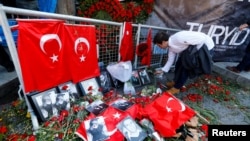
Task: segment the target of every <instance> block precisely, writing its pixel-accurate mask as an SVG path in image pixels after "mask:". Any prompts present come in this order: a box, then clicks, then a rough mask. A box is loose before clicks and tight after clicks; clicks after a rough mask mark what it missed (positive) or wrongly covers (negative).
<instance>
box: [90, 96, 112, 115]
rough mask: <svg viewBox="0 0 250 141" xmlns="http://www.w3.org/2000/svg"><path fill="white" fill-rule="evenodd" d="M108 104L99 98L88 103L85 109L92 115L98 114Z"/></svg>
mask: <svg viewBox="0 0 250 141" xmlns="http://www.w3.org/2000/svg"><path fill="white" fill-rule="evenodd" d="M108 106H109V105H107V104H106V103H104V102H103V101H101V100H96V101H94V102H92V103H90V104H89V105H88V106H87V107H86V109H87V110H88V111H89V112H91V113H93V114H94V115H96V116H98V115H99V114H101V113H102V112H104V111H105V110H106V109H107V108H108Z"/></svg>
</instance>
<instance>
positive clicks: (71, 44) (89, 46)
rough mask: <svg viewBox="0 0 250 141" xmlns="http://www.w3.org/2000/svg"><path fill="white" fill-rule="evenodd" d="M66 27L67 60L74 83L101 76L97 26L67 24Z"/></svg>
mask: <svg viewBox="0 0 250 141" xmlns="http://www.w3.org/2000/svg"><path fill="white" fill-rule="evenodd" d="M64 27H65V32H64V34H63V39H64V40H63V44H64V45H65V46H66V49H67V55H66V56H65V57H66V58H65V60H67V61H68V62H67V67H68V68H69V70H70V74H71V76H72V77H71V78H72V81H73V82H75V83H77V82H79V81H83V80H86V79H89V78H93V77H97V76H99V75H100V70H99V66H98V60H97V50H96V32H95V26H86V25H73V24H65V26H64Z"/></svg>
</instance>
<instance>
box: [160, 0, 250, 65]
mask: <svg viewBox="0 0 250 141" xmlns="http://www.w3.org/2000/svg"><path fill="white" fill-rule="evenodd" d="M155 11H156V14H157V15H158V16H159V17H160V18H161V20H162V21H163V22H164V23H165V24H166V27H170V28H175V29H182V30H192V31H200V32H204V33H206V34H208V35H210V36H211V37H212V38H213V40H214V42H215V44H216V45H215V48H214V56H213V60H214V61H215V62H238V61H240V60H241V59H242V57H243V55H244V51H245V48H246V46H247V44H248V43H249V42H250V35H249V34H250V29H244V30H243V31H238V27H239V26H240V25H241V24H244V23H246V22H247V21H250V14H249V13H250V0H230V1H228V0H199V1H197V0H188V1H184V0H156V1H155Z"/></svg>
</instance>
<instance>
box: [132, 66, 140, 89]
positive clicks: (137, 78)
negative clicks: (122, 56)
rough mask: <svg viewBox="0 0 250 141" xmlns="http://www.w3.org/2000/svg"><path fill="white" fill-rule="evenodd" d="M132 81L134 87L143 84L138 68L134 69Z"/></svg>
mask: <svg viewBox="0 0 250 141" xmlns="http://www.w3.org/2000/svg"><path fill="white" fill-rule="evenodd" d="M130 81H131V83H132V85H133V86H134V87H138V86H141V80H140V76H139V72H138V71H137V70H133V71H132V75H131V78H130Z"/></svg>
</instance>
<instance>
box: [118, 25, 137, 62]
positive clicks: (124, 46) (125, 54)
mask: <svg viewBox="0 0 250 141" xmlns="http://www.w3.org/2000/svg"><path fill="white" fill-rule="evenodd" d="M132 31H133V27H132V24H131V23H130V22H125V23H124V30H123V36H122V40H121V46H120V55H121V60H120V61H124V62H125V61H132V60H133V59H134V48H133V33H132Z"/></svg>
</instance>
